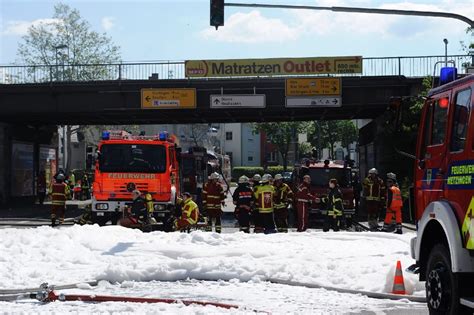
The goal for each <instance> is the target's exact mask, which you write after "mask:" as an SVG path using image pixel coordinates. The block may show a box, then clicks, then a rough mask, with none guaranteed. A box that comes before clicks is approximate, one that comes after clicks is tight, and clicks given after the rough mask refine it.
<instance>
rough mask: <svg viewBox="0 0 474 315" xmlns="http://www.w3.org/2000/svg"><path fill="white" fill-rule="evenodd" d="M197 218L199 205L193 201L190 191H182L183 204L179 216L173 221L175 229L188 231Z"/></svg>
mask: <svg viewBox="0 0 474 315" xmlns="http://www.w3.org/2000/svg"><path fill="white" fill-rule="evenodd" d="M198 219H199V207H198V205H197V204H196V203H195V202H194V201H193V198H192V196H191V194H190V193H188V192H185V193H183V205H182V211H181V217H180V218H178V219H176V221H175V225H174V226H175V229H176V230H178V231H182V232H183V231H188V232H189V229H190V228H191V226H193V225H195V224H196V223H197V222H198Z"/></svg>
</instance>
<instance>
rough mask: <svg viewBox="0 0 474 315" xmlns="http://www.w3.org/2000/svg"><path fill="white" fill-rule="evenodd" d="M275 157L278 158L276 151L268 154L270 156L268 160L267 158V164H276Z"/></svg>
mask: <svg viewBox="0 0 474 315" xmlns="http://www.w3.org/2000/svg"><path fill="white" fill-rule="evenodd" d="M277 157H278V152H277V151H273V152H270V156H269V158H268V162H276V161H277Z"/></svg>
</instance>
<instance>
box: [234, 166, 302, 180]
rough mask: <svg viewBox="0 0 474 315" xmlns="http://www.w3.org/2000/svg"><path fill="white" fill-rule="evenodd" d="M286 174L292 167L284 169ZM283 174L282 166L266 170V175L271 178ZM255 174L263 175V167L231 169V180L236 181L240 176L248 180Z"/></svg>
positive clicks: (237, 167)
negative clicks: (269, 175)
mask: <svg viewBox="0 0 474 315" xmlns="http://www.w3.org/2000/svg"><path fill="white" fill-rule="evenodd" d="M286 170H287V172H291V171H293V167H292V166H288V167H287V168H286ZM282 172H283V166H281V165H279V166H269V167H268V168H267V172H266V173H268V174H271V175H272V176H275V175H276V174H281V173H282ZM255 174H260V175H263V174H264V171H263V167H260V166H257V167H255V166H236V167H234V168H233V169H232V180H233V181H237V180H238V179H239V177H240V176H242V175H245V176H247V177H248V178H252V176H253V175H255Z"/></svg>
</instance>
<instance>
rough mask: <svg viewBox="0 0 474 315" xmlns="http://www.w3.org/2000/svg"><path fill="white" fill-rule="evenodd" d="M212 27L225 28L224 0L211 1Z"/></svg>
mask: <svg viewBox="0 0 474 315" xmlns="http://www.w3.org/2000/svg"><path fill="white" fill-rule="evenodd" d="M210 22H211V26H215V27H216V30H217V28H218V27H219V26H224V0H211V21H210Z"/></svg>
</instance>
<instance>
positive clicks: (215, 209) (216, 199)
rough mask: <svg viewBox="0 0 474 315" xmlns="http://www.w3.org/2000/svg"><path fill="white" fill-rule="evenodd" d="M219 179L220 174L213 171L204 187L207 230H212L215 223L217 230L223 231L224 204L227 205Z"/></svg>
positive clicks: (203, 201)
mask: <svg viewBox="0 0 474 315" xmlns="http://www.w3.org/2000/svg"><path fill="white" fill-rule="evenodd" d="M218 180H219V174H218V173H216V172H214V173H211V175H210V176H209V181H208V182H207V183H206V184H204V187H203V189H202V205H203V208H204V211H205V212H206V214H207V218H208V226H207V227H206V231H208V232H211V231H212V226H213V225H215V228H216V232H217V233H221V230H222V226H221V217H222V206H224V205H225V193H224V188H222V185H221V184H220V183H219V182H218Z"/></svg>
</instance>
